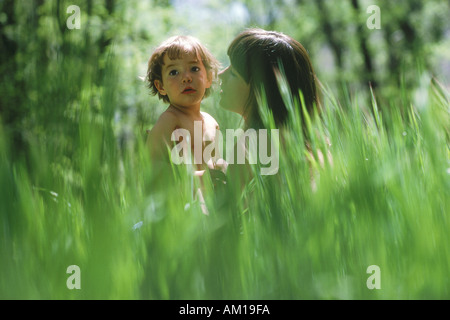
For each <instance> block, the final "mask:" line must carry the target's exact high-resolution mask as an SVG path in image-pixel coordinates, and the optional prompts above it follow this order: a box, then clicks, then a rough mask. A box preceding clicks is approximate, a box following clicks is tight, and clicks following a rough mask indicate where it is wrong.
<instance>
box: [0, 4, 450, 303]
mask: <svg viewBox="0 0 450 320" xmlns="http://www.w3.org/2000/svg"><path fill="white" fill-rule="evenodd" d="M108 3H110V4H111V3H114V6H113V7H108V5H107V4H108ZM174 3H176V2H173V3H172V2H168V1H148V2H143V1H126V2H123V1H122V2H121V1H117V2H114V1H112V2H111V1H105V2H104V3H103V2H94V1H81V2H80V4H79V5H80V7H81V8H82V15H83V17H84V18H82V19H84V20H82V29H81V30H68V29H67V28H66V27H65V20H66V18H67V16H68V15H67V14H66V13H65V12H66V11H65V10H66V7H67V6H68V5H69V2H67V1H36V2H34V1H33V2H28V1H27V2H20V3H19V2H13V1H4V2H2V3H1V4H0V7H1V10H2V14H1V15H0V23H1V24H2V29H1V35H2V39H1V41H2V42H1V44H2V48H5V50H2V51H1V53H0V54H1V55H2V57H4V58H5V60H2V65H1V70H2V71H3V72H1V77H2V87H1V89H0V90H1V94H2V95H1V107H2V108H1V114H0V116H1V118H2V119H1V120H2V121H0V256H1V257H2V259H1V260H0V270H1V273H0V298H2V299H11V298H12V299H448V298H449V297H450V292H449V288H450V283H449V278H448V270H449V268H450V256H449V255H448V252H449V248H448V244H449V243H450V239H449V233H448V230H449V228H450V221H449V216H448V213H449V212H450V203H449V202H450V200H449V199H450V194H449V193H450V192H449V190H450V183H449V181H450V180H449V174H450V169H449V167H450V165H449V164H450V149H449V142H450V131H449V128H450V94H449V92H448V89H446V88H445V85H443V84H441V83H440V82H439V81H438V80H437V79H436V78H434V77H432V76H430V73H431V74H432V70H431V69H432V68H431V67H432V66H431V65H429V64H428V63H426V61H427V60H426V59H425V60H422V61H425V62H424V63H422V62H420V61H421V60H420V59H418V60H417V61H418V62H417V63H416V62H415V63H414V64H413V66H414V67H409V65H407V66H408V68H409V70H406V68H404V69H401V70H400V69H398V70H397V71H396V72H398V73H396V74H394V75H395V76H396V77H398V79H400V80H401V82H400V86H398V87H396V89H395V90H393V89H392V87H390V84H387V85H386V88H384V89H386V90H387V91H383V93H380V90H379V89H380V87H378V88H377V89H374V90H371V89H370V87H369V86H368V85H366V84H364V85H363V86H362V87H360V86H359V85H355V83H357V82H358V81H359V78H358V77H357V76H356V74H358V72H357V70H353V68H350V69H349V71H348V73H346V74H345V81H342V82H335V81H334V80H335V78H334V76H330V77H328V76H327V77H325V76H324V77H322V78H321V80H322V84H323V85H322V92H323V113H322V115H321V118H322V119H323V121H322V122H319V121H314V119H313V117H311V119H310V120H311V121H307V126H308V127H307V132H308V133H309V134H310V137H311V149H310V150H308V149H307V148H306V147H305V144H304V141H303V135H302V131H303V128H302V121H301V120H300V113H299V112H298V111H296V110H301V109H300V108H299V106H295V105H294V104H295V103H296V102H291V104H290V106H291V108H290V110H291V112H290V119H289V121H290V130H283V131H282V132H281V134H280V136H281V138H282V141H283V142H282V143H281V146H280V168H279V171H278V174H277V175H274V176H261V175H259V174H258V172H259V171H258V168H254V169H255V170H254V172H255V176H254V179H253V180H252V181H251V182H250V183H249V184H247V186H246V188H245V189H244V191H243V192H241V188H240V181H239V180H238V179H229V180H228V183H227V184H226V185H224V186H221V188H219V189H214V188H213V187H212V184H211V181H209V180H208V177H206V178H205V196H206V203H207V206H208V209H209V215H208V216H206V215H204V214H203V213H202V211H201V204H200V203H199V201H198V199H196V198H195V197H194V194H195V193H194V188H193V178H192V176H191V175H190V174H189V172H190V171H189V168H186V167H185V166H176V165H173V166H172V167H170V168H160V167H158V166H157V165H156V164H153V163H151V162H150V161H149V158H148V152H147V149H146V146H145V144H144V142H145V141H144V138H145V129H147V128H150V127H151V124H152V123H154V120H155V119H156V117H157V115H158V114H159V112H160V111H161V110H163V108H164V106H163V105H162V104H161V103H160V102H159V101H158V100H157V98H154V97H149V95H148V91H146V89H145V86H144V84H143V83H142V82H141V81H140V80H139V78H138V76H143V75H144V74H145V71H146V61H147V59H148V57H149V56H150V53H151V50H152V49H153V48H154V47H155V46H156V45H157V44H158V43H159V42H160V41H162V40H163V39H165V38H166V37H167V36H169V35H172V34H174V33H179V32H185V33H192V34H194V35H195V36H198V37H199V38H200V39H201V40H202V41H204V42H206V43H207V44H208V46H209V47H210V48H211V50H212V51H213V53H214V54H216V55H217V56H218V57H220V59H221V61H222V62H223V63H224V65H226V64H227V61H226V59H227V58H226V54H225V53H226V48H227V45H228V43H229V42H230V41H231V39H232V38H233V37H234V35H235V34H236V33H237V32H239V31H240V30H241V29H242V28H243V27H245V26H249V25H250V22H249V21H247V20H246V18H245V14H243V15H242V16H241V18H239V17H238V16H237V15H235V16H233V15H228V14H224V20H221V21H217V22H216V23H213V22H212V21H214V19H216V20H218V19H217V15H216V16H212V17H209V18H202V19H200V18H199V20H198V21H193V20H194V19H193V17H194V12H193V11H189V10H188V8H187V7H183V6H180V7H174ZM258 3H259V2H254V1H244V2H242V3H238V4H236V3H235V2H232V1H225V2H222V1H212V2H210V3H209V4H208V5H205V6H204V7H203V9H205V8H209V9H214V10H216V11H219V8H226V9H227V10H231V8H232V6H239V8H248V9H250V11H251V15H249V17H250V18H251V19H250V18H249V19H250V20H251V21H252V22H251V23H252V24H265V23H267V24H268V25H270V26H273V28H275V29H277V28H279V29H280V30H281V31H284V32H286V33H288V34H292V35H294V36H296V37H298V38H299V39H300V40H302V39H305V42H306V43H305V46H306V47H308V48H310V47H311V48H313V50H312V51H313V52H312V53H314V52H317V51H318V50H320V47H321V44H323V43H326V42H327V41H328V40H326V39H325V35H324V34H321V37H324V38H323V39H322V38H321V37H317V38H315V34H316V32H317V31H315V30H316V28H315V27H316V24H317V22H316V20H315V19H314V17H310V16H308V15H306V14H304V15H303V12H304V11H306V12H312V13H313V15H315V16H317V17H318V15H320V11H318V7H317V6H316V4H315V3H314V2H308V1H296V2H295V1H269V2H266V3H265V4H264V5H263V6H261V7H259V8H260V9H261V10H260V11H258V10H252V8H253V7H258V6H259V4H258ZM324 3H325V5H326V6H327V8H328V9H329V10H328V13H329V14H330V15H332V20H331V21H332V22H333V23H334V25H335V26H342V28H343V29H339V28H337V27H336V30H335V31H336V32H338V33H345V32H347V31H348V30H354V29H353V28H352V25H351V22H352V21H353V20H352V19H353V18H352V16H353V15H354V13H351V12H350V11H349V10H347V9H345V10H344V9H342V8H350V7H351V5H350V3H346V4H345V5H344V6H343V7H341V8H340V9H339V10H336V11H333V10H331V9H332V7H331V4H330V3H329V2H324ZM70 4H71V3H70ZM288 4H289V5H290V6H287V5H288ZM360 5H361V7H362V6H363V2H361V4H360ZM406 6H407V4H406V2H405V3H403V2H402V3H401V4H399V5H398V6H394V7H395V10H392V11H389V12H385V11H383V15H384V14H385V16H383V17H384V18H383V19H385V20H383V21H386V24H383V25H385V26H386V27H387V25H388V24H387V21H389V20H390V19H391V20H392V21H393V22H392V28H394V29H395V23H394V22H395V21H397V20H396V19H395V17H401V16H402V15H401V13H402V11H401V9H403V10H404V8H405V7H406ZM442 6H443V5H442V4H441V3H438V2H437V1H430V2H427V4H423V7H420V8H415V9H414V16H416V17H419V18H420V19H423V20H422V21H424V22H427V23H426V24H425V27H426V28H430V30H435V32H436V38H435V39H438V38H439V30H437V29H439V26H437V25H436V24H435V23H432V22H431V21H430V20H429V19H428V18H429V17H433V16H435V15H438V16H439V14H438V13H440V12H443V10H442ZM265 8H278V9H279V10H278V12H277V13H276V14H274V15H273V16H270V15H268V17H259V15H260V14H261V15H263V16H265V15H267V10H268V9H265ZM292 8H297V9H298V10H297V11H296V10H293V9H292ZM111 9H113V10H111ZM205 10H206V9H205ZM396 10H400V11H399V12H397V11H396ZM206 12H208V11H207V10H206ZM241 13H242V12H241ZM297 14H298V15H299V16H301V17H303V19H296V17H297ZM5 16H6V17H5ZM183 16H184V20H183V19H181V18H180V19H179V20H178V19H177V17H183ZM391 16H392V18H391ZM419 18H417V19H419ZM203 19H206V21H208V23H209V24H212V26H211V28H206V27H201V26H202V23H205V22H204V21H205V20H203ZM208 19H211V20H208ZM227 19H228V20H227ZM233 19H234V20H233ZM415 19H416V18H415ZM191 20H192V21H191ZM362 20H364V19H362ZM411 21H412V20H411ZM414 21H415V20H414ZM383 23H384V22H383ZM189 28H191V29H189ZM418 33H419V34H421V32H418ZM369 38H370V37H369ZM314 39H317V43H315V44H314V43H313V41H314ZM422 41H423V42H426V41H425V39H422ZM430 41H431V40H430ZM433 41H434V40H433ZM436 41H437V40H436ZM302 42H303V41H302ZM423 42H422V44H421V46H422V47H421V48H420V52H424V51H427V49H426V48H428V47H426V46H423ZM344 43H347V44H348V47H347V49H346V50H349V51H350V52H351V51H352V50H354V49H352V48H356V47H357V45H356V44H355V43H353V42H352V41H351V39H346V41H344ZM308 44H311V46H309V45H308ZM433 46H435V47H439V46H440V44H439V43H438V42H435V43H433ZM382 47H383V46H382ZM396 49H399V50H400V46H399V47H397V48H396ZM316 50H317V51H316ZM400 52H401V50H400ZM442 52H443V53H442V54H443V55H444V56H445V54H446V53H445V50H443V51H442ZM394 53H395V52H391V54H394ZM352 54H354V55H355V56H357V55H358V54H357V53H352ZM380 54H381V55H386V56H387V55H388V54H389V53H388V52H386V51H383V52H381V53H380ZM395 54H397V53H395ZM406 54H408V55H413V51H408V52H407V53H406ZM353 58H354V56H350V57H348V59H349V61H351V59H353ZM345 59H347V58H345ZM408 59H409V58H408ZM381 60H383V59H381ZM3 61H6V62H5V63H3ZM355 61H358V60H355ZM412 61H413V60H412ZM315 66H316V69H317V70H319V71H321V64H320V63H317V64H315ZM354 67H355V69H357V67H356V66H354ZM345 68H346V64H344V69H345ZM383 70H384V69H383ZM321 72H324V71H323V70H322V71H321ZM383 72H386V71H383ZM323 74H326V72H324V73H323ZM382 76H385V77H386V78H389V77H390V76H392V75H389V74H382ZM408 77H409V78H414V79H417V80H416V81H415V83H416V85H415V86H410V84H409V83H408V79H407V78H408ZM324 78H325V79H324ZM5 80H9V81H5ZM328 80H329V81H328ZM336 83H337V84H336ZM337 85H339V86H340V87H337ZM336 88H339V90H336ZM361 88H362V89H361ZM389 90H392V92H393V93H395V96H394V95H389V94H385V92H389ZM366 92H368V93H369V98H370V99H366V96H367V94H366ZM393 96H394V97H393ZM285 98H286V101H291V100H290V97H288V96H286V97H285ZM217 99H218V97H217V96H215V95H213V96H211V97H209V98H208V99H206V100H205V105H204V107H205V109H206V110H207V111H210V112H211V113H212V114H213V115H214V116H215V117H216V118H217V119H218V120H219V123H220V125H221V129H222V130H224V129H226V128H235V127H237V126H238V122H239V121H238V120H239V119H237V118H236V116H235V115H233V114H231V113H229V112H227V111H224V110H220V109H218V108H217V107H216V104H217ZM260 103H261V105H262V107H263V106H264V103H265V101H264V97H261V101H260ZM264 110H265V111H266V112H265V113H264V119H265V120H266V121H267V123H268V124H270V113H268V112H267V110H266V109H263V111H264ZM316 120H317V119H316ZM328 149H329V152H327V150H328ZM320 155H323V157H324V159H325V161H323V162H321V161H320V160H319V159H320ZM70 265H78V266H79V267H80V270H81V289H80V290H77V289H74V290H69V289H68V288H67V286H66V280H67V278H68V277H69V276H70V274H67V273H66V270H67V267H68V266H70ZM370 265H378V266H379V267H380V270H381V289H380V290H369V289H368V288H367V286H366V280H367V278H368V277H369V274H367V273H366V270H367V267H368V266H370Z"/></svg>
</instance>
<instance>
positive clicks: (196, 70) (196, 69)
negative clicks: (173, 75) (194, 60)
mask: <svg viewBox="0 0 450 320" xmlns="http://www.w3.org/2000/svg"><path fill="white" fill-rule="evenodd" d="M191 70H192V71H194V72H198V71H200V68H199V67H197V66H194V67H192V69H191Z"/></svg>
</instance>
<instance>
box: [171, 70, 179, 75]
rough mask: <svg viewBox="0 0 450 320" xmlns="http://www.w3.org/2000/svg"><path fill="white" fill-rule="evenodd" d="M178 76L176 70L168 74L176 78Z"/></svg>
mask: <svg viewBox="0 0 450 320" xmlns="http://www.w3.org/2000/svg"><path fill="white" fill-rule="evenodd" d="M177 74H178V71H177V70H172V71H170V72H169V76H176V75H177Z"/></svg>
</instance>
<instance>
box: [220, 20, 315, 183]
mask: <svg viewBox="0 0 450 320" xmlns="http://www.w3.org/2000/svg"><path fill="white" fill-rule="evenodd" d="M228 56H229V58H230V62H231V65H230V66H229V67H228V68H226V69H225V70H224V71H222V72H221V73H220V74H219V78H220V80H221V89H222V91H221V100H220V105H221V107H222V108H224V109H226V110H230V111H233V112H236V113H238V114H240V115H241V116H242V117H243V119H244V122H245V128H246V129H249V128H252V129H260V128H267V124H266V123H264V121H263V119H264V114H265V113H264V110H262V106H261V105H260V103H259V101H261V99H262V97H265V101H266V102H267V103H266V105H267V108H268V109H269V111H270V112H271V114H272V115H273V120H274V125H275V127H276V128H280V129H283V128H286V125H287V123H288V119H289V111H288V110H289V109H292V108H295V107H297V108H301V105H302V104H301V102H302V101H303V102H304V107H305V109H306V111H307V112H308V114H309V115H310V116H311V117H313V115H314V113H315V112H314V109H315V108H317V111H319V101H318V95H317V87H316V76H315V73H314V69H313V67H312V65H311V62H310V59H309V56H308V53H307V52H306V50H305V48H304V47H303V46H302V45H301V44H300V43H299V42H298V41H296V40H294V39H293V38H291V37H289V36H287V35H285V34H283V33H280V32H275V31H266V30H263V29H248V30H245V31H243V32H242V33H240V34H239V35H238V36H237V37H236V38H235V39H234V40H233V41H232V43H231V44H230V46H229V48H228ZM283 80H284V81H283ZM280 83H284V84H285V87H284V88H283V87H282V85H281V86H280ZM286 88H287V90H286ZM283 90H284V92H283V94H282V93H281V92H282V91H283ZM301 95H303V99H302V98H301ZM286 96H287V97H286ZM283 98H284V99H283ZM286 98H288V100H286ZM288 101H291V102H292V103H289V102H288ZM286 103H288V105H287V104H286ZM297 111H298V112H297V113H298V114H299V115H300V116H301V115H302V114H303V111H302V110H297ZM301 120H302V121H301V122H302V125H301V127H302V131H303V132H302V133H303V137H304V141H305V144H306V147H307V148H308V149H309V144H308V140H309V139H308V132H307V130H306V121H305V119H304V117H302V116H301ZM281 139H282V140H283V137H281ZM239 147H241V148H246V146H242V145H241V146H237V148H239ZM310 153H311V152H310ZM318 156H319V157H322V155H321V154H320V153H319V155H318ZM319 160H321V159H319ZM234 167H236V166H234ZM238 167H240V168H239V170H237V172H238V173H237V174H233V176H235V177H238V178H240V179H241V180H242V181H243V183H244V184H245V183H246V181H248V179H249V178H250V177H251V176H252V174H251V173H249V172H250V170H242V169H241V168H242V167H243V166H238ZM230 168H232V167H230ZM222 169H223V167H222ZM230 171H235V170H228V173H227V175H228V176H229V175H230V174H231V173H230Z"/></svg>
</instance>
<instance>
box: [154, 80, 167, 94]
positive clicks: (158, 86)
mask: <svg viewBox="0 0 450 320" xmlns="http://www.w3.org/2000/svg"><path fill="white" fill-rule="evenodd" d="M153 83H154V84H155V87H156V89H157V90H158V92H159V94H160V95H162V96H165V95H167V92H166V90H164V86H163V83H162V81H160V80H155V82H153Z"/></svg>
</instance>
